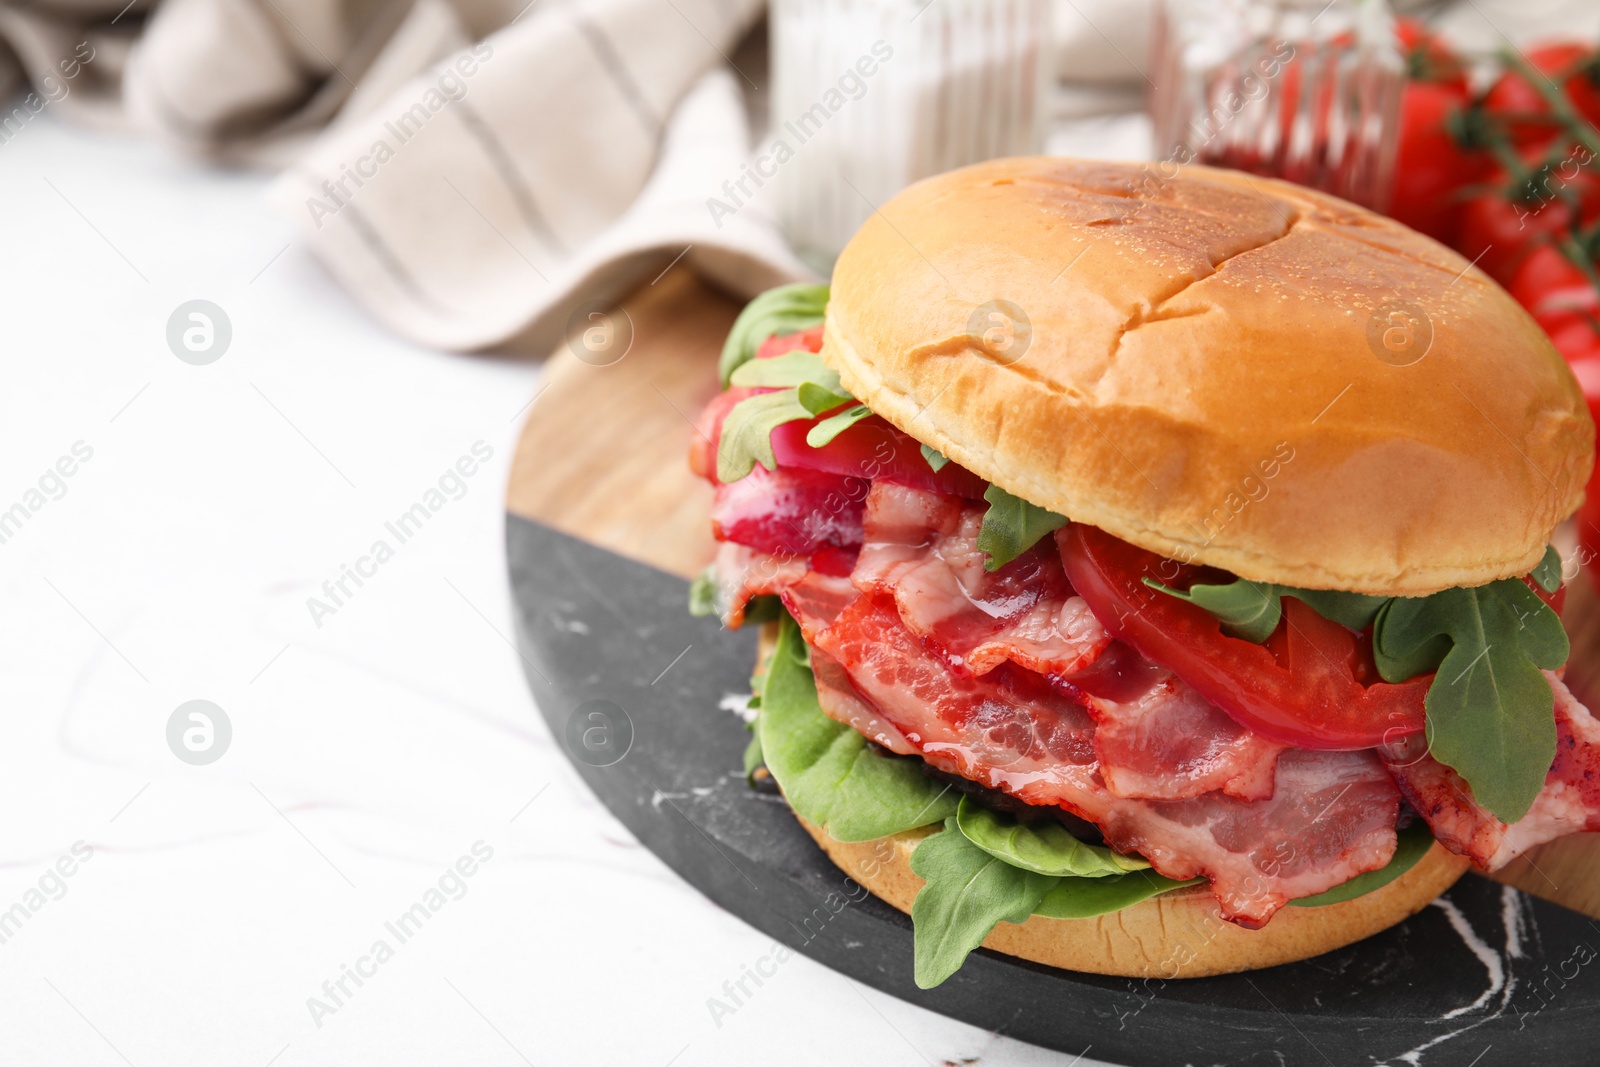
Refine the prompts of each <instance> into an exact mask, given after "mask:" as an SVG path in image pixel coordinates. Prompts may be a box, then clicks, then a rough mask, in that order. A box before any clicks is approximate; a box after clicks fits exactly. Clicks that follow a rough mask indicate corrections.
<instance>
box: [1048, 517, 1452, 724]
mask: <svg viewBox="0 0 1600 1067" xmlns="http://www.w3.org/2000/svg"><path fill="white" fill-rule="evenodd" d="M1062 558H1063V560H1064V562H1065V563H1066V568H1067V577H1068V578H1070V579H1071V580H1072V587H1073V589H1074V590H1076V591H1077V593H1078V595H1079V596H1081V597H1083V599H1084V600H1086V601H1088V603H1089V607H1090V608H1091V609H1093V611H1094V613H1095V615H1096V616H1097V617H1098V618H1099V619H1100V621H1101V622H1102V623H1104V624H1105V626H1106V628H1107V629H1108V630H1110V631H1111V632H1112V633H1113V634H1114V635H1115V636H1116V637H1118V638H1120V639H1121V640H1123V641H1125V642H1127V643H1128V644H1130V645H1132V646H1133V647H1134V649H1135V650H1137V651H1138V652H1139V653H1140V654H1142V655H1144V656H1145V657H1147V658H1149V659H1151V660H1154V661H1155V662H1157V663H1159V664H1161V665H1162V666H1164V667H1167V668H1169V669H1171V670H1172V671H1173V672H1174V673H1176V674H1177V675H1178V677H1180V678H1182V679H1183V680H1184V681H1185V682H1187V683H1189V685H1191V686H1193V687H1194V689H1195V690H1196V691H1197V692H1199V693H1200V695H1202V696H1204V697H1205V698H1206V699H1207V700H1209V701H1211V702H1212V703H1213V704H1215V705H1217V706H1218V707H1219V708H1221V709H1222V710H1224V711H1226V712H1227V713H1228V714H1229V715H1231V716H1233V718H1234V719H1236V720H1237V721H1238V722H1240V723H1241V724H1243V725H1245V726H1247V727H1249V728H1250V729H1252V730H1254V731H1256V732H1257V733H1259V734H1262V735H1264V736H1266V737H1270V738H1272V739H1274V740H1277V741H1281V742H1283V743H1285V744H1289V745H1296V746H1298V747H1300V748H1318V749H1362V748H1376V747H1378V746H1380V745H1391V746H1392V745H1395V744H1397V743H1399V742H1400V741H1402V740H1404V739H1405V738H1407V737H1411V736H1413V735H1416V734H1419V733H1421V732H1422V729H1423V722H1424V716H1425V711H1424V708H1423V697H1424V696H1425V695H1426V694H1427V692H1428V686H1429V685H1430V684H1431V683H1432V681H1433V675H1432V674H1428V675H1423V676H1420V677H1417V678H1413V679H1411V680H1410V681H1407V682H1403V683H1401V684H1399V685H1392V684H1390V683H1387V682H1384V681H1381V680H1379V678H1378V675H1377V671H1376V668H1374V667H1373V665H1372V653H1371V644H1370V638H1369V637H1367V636H1365V635H1361V634H1356V633H1353V632H1352V631H1350V630H1347V629H1345V628H1344V627H1343V626H1340V625H1339V624H1337V623H1333V622H1329V621H1328V620H1326V619H1324V618H1323V617H1322V616H1320V615H1318V614H1317V613H1316V612H1314V611H1312V610H1311V609H1310V608H1308V607H1306V606H1305V605H1304V604H1302V603H1301V602H1300V601H1298V600H1295V599H1294V598H1292V597H1286V598H1285V599H1284V602H1283V607H1284V620H1285V621H1284V622H1282V623H1279V625H1278V629H1277V632H1275V633H1274V634H1273V635H1272V637H1271V638H1270V639H1269V640H1268V641H1267V643H1266V644H1265V645H1258V644H1254V643H1253V642H1250V641H1244V640H1241V639H1239V638H1236V637H1229V636H1228V635H1227V634H1225V633H1223V632H1222V625H1221V623H1219V622H1218V621H1217V619H1216V617H1215V616H1213V615H1212V614H1211V613H1209V612H1207V611H1205V610H1204V609H1202V608H1198V607H1196V606H1194V605H1193V604H1189V603H1186V602H1184V601H1182V600H1179V599H1178V598H1176V597H1172V596H1168V595H1167V594H1165V593H1162V592H1159V591H1157V590H1155V589H1151V588H1150V587H1149V586H1147V585H1145V584H1144V582H1143V580H1142V579H1143V578H1145V577H1146V576H1148V577H1150V578H1153V579H1155V580H1156V581H1159V582H1162V583H1163V584H1166V585H1172V586H1174V587H1181V586H1186V585H1188V584H1189V583H1190V581H1191V580H1192V579H1193V578H1194V577H1195V576H1196V575H1197V574H1200V573H1202V572H1201V569H1200V568H1196V567H1183V566H1180V565H1179V564H1177V563H1174V562H1172V561H1171V560H1164V559H1162V558H1161V557H1160V556H1158V555H1156V554H1155V553H1154V552H1146V551H1145V550H1144V549H1142V548H1138V547H1136V546H1134V545H1130V544H1128V543H1127V542H1126V541H1120V540H1118V539H1117V538H1115V537H1112V536H1111V535H1110V534H1108V533H1106V532H1105V531H1103V530H1099V529H1096V528H1095V527H1093V526H1084V525H1082V524H1080V523H1073V524H1072V525H1071V526H1070V527H1068V530H1067V534H1066V537H1065V540H1064V549H1063V552H1062Z"/></svg>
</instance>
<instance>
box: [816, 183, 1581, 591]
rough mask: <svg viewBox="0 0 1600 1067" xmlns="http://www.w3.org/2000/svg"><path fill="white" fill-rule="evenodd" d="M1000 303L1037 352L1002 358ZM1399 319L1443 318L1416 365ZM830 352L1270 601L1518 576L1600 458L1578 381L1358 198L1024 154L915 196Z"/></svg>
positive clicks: (833, 306) (1543, 344) (884, 216)
mask: <svg viewBox="0 0 1600 1067" xmlns="http://www.w3.org/2000/svg"><path fill="white" fill-rule="evenodd" d="M991 301H1009V302H1011V303H1012V304H1014V305H1016V306H1017V307H1020V308H1021V309H1022V312H1023V313H1024V314H1025V315H1026V316H1027V319H1028V320H1029V322H1030V323H1031V339H1026V338H1023V335H1022V333H1016V334H1014V335H1013V339H1012V341H1011V342H1010V344H1009V345H1008V344H1007V340H1006V335H1005V333H1004V331H1002V332H999V333H991V334H990V338H991V339H990V341H989V342H987V344H986V342H985V341H984V340H983V335H984V333H985V331H986V330H987V329H988V328H989V326H991V325H996V324H998V325H1001V326H1004V320H1003V319H997V318H993V317H986V315H985V310H986V309H984V305H985V304H986V303H988V302H991ZM1397 301H1398V302H1402V303H1404V304H1406V305H1409V306H1410V307H1411V308H1413V309H1415V310H1416V311H1420V312H1421V314H1422V316H1423V317H1424V318H1425V321H1426V323H1428V324H1431V330H1432V341H1431V345H1430V346H1428V347H1427V348H1426V351H1425V354H1424V353H1423V348H1422V340H1423V337H1422V333H1421V332H1420V331H1418V332H1416V333H1414V334H1413V341H1412V343H1411V344H1410V346H1407V345H1406V344H1405V338H1404V336H1403V335H1402V334H1401V333H1399V332H1392V333H1390V334H1389V335H1388V336H1389V338H1390V345H1389V346H1388V347H1386V346H1385V345H1384V344H1383V343H1382V342H1383V335H1384V331H1383V329H1382V325H1383V323H1385V322H1387V321H1389V320H1388V315H1389V313H1390V311H1392V310H1394V309H1393V308H1392V307H1391V306H1390V305H1392V304H1393V303H1394V302H1397ZM1374 312H1380V314H1379V316H1378V318H1377V320H1376V323H1375V324H1374V328H1373V335H1374V337H1375V338H1376V340H1374V342H1373V343H1371V344H1369V341H1368V336H1369V320H1372V319H1373V318H1374ZM1018 338H1023V339H1024V340H1025V343H1026V347H1025V350H1024V348H1023V346H1022V345H1020V344H1018V343H1017V341H1016V339H1018ZM1019 351H1020V352H1021V355H1020V358H1019V357H1018V355H1017V354H1018V352H1019ZM1380 353H1381V354H1383V356H1384V358H1380V356H1379V354H1380ZM822 355H823V358H824V359H825V360H826V361H827V362H828V363H829V364H830V365H831V366H833V367H834V368H835V369H836V370H838V371H839V373H840V375H841V377H842V378H843V380H844V384H845V386H846V387H847V388H848V389H849V390H850V391H851V392H852V393H853V394H854V395H856V396H857V397H859V398H860V399H861V400H862V401H863V402H864V403H866V404H867V405H869V406H870V407H871V408H872V409H873V410H874V411H876V412H877V413H879V414H880V415H882V416H884V417H885V418H887V419H888V420H889V421H890V422H892V423H894V424H895V425H897V426H899V427H900V428H901V429H902V430H905V431H906V432H907V433H910V434H911V435H912V436H914V437H916V438H917V439H919V440H921V441H923V442H926V443H927V444H929V445H932V446H933V447H934V448H936V449H938V450H939V451H940V452H942V453H944V454H945V455H946V456H948V457H950V458H951V459H952V460H955V461H956V462H958V463H960V464H962V465H963V466H965V467H968V468H970V469H971V470H973V471H975V472H976V473H978V474H979V475H981V476H982V477H984V478H986V479H989V480H990V481H992V482H994V483H996V484H998V485H1000V486H1001V487H1003V488H1005V489H1007V490H1008V491H1010V492H1012V493H1014V494H1016V495H1018V496H1021V497H1023V498H1024V499H1027V500H1029V501H1032V502H1033V503H1035V504H1038V505H1040V506H1042V507H1046V508H1049V509H1051V510H1052V511H1056V512H1060V513H1061V514H1064V515H1067V516H1070V517H1071V518H1073V519H1075V520H1077V521H1080V522H1085V523H1089V524H1091V525H1094V526H1098V527H1100V528H1101V529H1104V530H1106V531H1108V532H1110V533H1112V534H1114V535H1116V536H1117V537H1120V538H1123V539H1125V540H1128V541H1131V542H1133V543H1134V544H1137V545H1140V546H1142V547H1144V548H1147V549H1151V550H1153V551H1156V552H1161V553H1163V554H1166V555H1171V556H1174V557H1175V558H1179V559H1184V560H1194V561H1198V562H1202V563H1208V564H1211V565H1214V566H1217V567H1221V568H1224V569H1226V570H1230V571H1233V572H1234V573H1236V574H1239V575H1241V576H1243V577H1247V578H1251V579H1255V580H1258V581H1270V582H1281V583H1285V584H1289V585H1297V586H1304V587H1310V588H1331V589H1348V590H1354V591H1358V592H1364V593H1378V594H1389V595H1395V594H1410V595H1421V594H1426V593H1431V592H1436V591H1438V590H1440V589H1443V588H1447V587H1449V586H1454V585H1478V584H1482V583H1484V582H1488V581H1491V580H1493V579H1496V578H1504V577H1509V576H1512V575H1521V574H1526V573H1527V572H1528V571H1529V570H1530V569H1532V567H1533V566H1534V565H1535V564H1536V563H1537V562H1538V561H1539V558H1540V554H1541V553H1542V552H1543V550H1544V546H1545V543H1546V542H1547V541H1548V539H1549V537H1550V533H1551V531H1552V530H1553V529H1554V528H1555V526H1556V524H1557V523H1558V522H1560V521H1561V520H1562V519H1564V518H1565V517H1566V516H1567V515H1569V514H1571V513H1572V511H1573V510H1574V509H1575V508H1576V507H1577V506H1578V503H1579V502H1580V500H1581V499H1582V494H1583V486H1584V482H1585V481H1586V479H1587V478H1588V474H1589V468H1590V466H1591V464H1592V462H1593V455H1592V454H1593V449H1594V426H1593V424H1592V422H1591V421H1590V419H1589V415H1588V411H1587V409H1586V407H1585V404H1584V401H1583V397H1582V395H1581V393H1580V392H1579V389H1578V385H1577V382H1576V381H1575V380H1574V379H1573V376H1572V373H1571V372H1570V371H1569V370H1568V369H1567V366H1566V364H1565V362H1564V361H1563V360H1562V358H1561V356H1560V355H1559V354H1558V353H1557V352H1556V350H1555V349H1554V348H1553V347H1552V346H1551V344H1550V342H1549V341H1548V339H1546V337H1545V336H1544V334H1543V333H1542V332H1541V330H1540V329H1539V327H1538V326H1537V325H1536V324H1535V323H1534V321H1533V320H1532V319H1531V318H1530V317H1529V316H1528V314H1527V313H1526V312H1524V311H1523V310H1522V309H1521V308H1519V307H1518V306H1517V305H1516V303H1515V302H1514V301H1513V300H1512V299H1511V298H1510V297H1509V296H1508V295H1507V294H1506V293H1505V292H1504V291H1503V290H1501V289H1500V288H1499V287H1498V286H1496V285H1495V284H1494V282H1492V281H1490V280H1489V278H1488V277H1487V276H1486V275H1485V274H1483V273H1482V272H1481V271H1479V270H1477V269H1476V268H1473V267H1471V266H1470V265H1469V264H1468V262H1467V261H1466V260H1465V259H1463V258H1462V257H1461V256H1459V255H1457V254H1456V253H1454V252H1452V251H1450V250H1449V249H1447V248H1445V247H1443V246H1442V245H1440V244H1437V243H1436V242H1434V241H1433V240H1431V239H1429V238H1427V237H1423V236H1421V235H1420V234H1417V233H1414V232H1413V231H1411V230H1409V229H1407V228H1406V227H1404V226H1402V225H1400V224H1399V223H1396V222H1393V221H1391V220H1389V219H1385V218H1382V217H1380V216H1378V215H1375V214H1373V213H1371V212H1369V211H1366V210H1365V209H1362V208H1359V207H1356V206H1355V205H1353V204H1349V203H1346V202H1344V201H1342V200H1338V199H1336V198H1334V197H1331V196H1326V195H1324V194H1321V193H1317V192H1313V191H1310V190H1307V189H1303V188H1300V187H1298V186H1294V185H1289V184H1287V183H1284V182H1277V181H1272V180H1270V179H1266V178H1255V177H1250V176H1247V175H1244V174H1240V173H1237V172H1233V171H1222V170H1213V169H1210V168H1206V167H1198V166H1191V167H1187V168H1184V169H1183V170H1182V171H1181V173H1179V174H1177V175H1176V176H1174V177H1170V178H1168V177H1164V176H1163V172H1162V170H1161V167H1160V165H1156V164H1152V165H1150V166H1148V167H1147V166H1144V165H1139V164H1115V163H1089V162H1081V161H1075V160H1069V159H1059V158H1055V159H1052V158H1028V159H1008V160H998V161H995V162H991V163H984V164H980V165H978V166H974V167H968V168H965V169H963V170H957V171H953V172H951V173H948V174H943V175H940V176H938V177H935V178H930V179H928V180H927V181H924V182H920V183H918V184H917V185H914V186H912V187H911V188H909V189H907V190H905V191H904V192H902V193H900V194H899V195H898V196H896V197H894V198H893V199H892V200H890V201H889V202H888V203H886V204H884V205H883V208H882V210H881V211H880V212H878V213H877V214H875V215H873V217H872V218H871V219H870V220H868V222H867V223H866V224H865V225H864V226H862V228H861V230H860V231H859V232H858V233H857V234H856V235H855V237H854V238H853V239H852V240H851V241H850V243H849V245H848V246H847V247H846V248H845V250H844V252H843V254H842V255H840V257H839V261H838V264H837V266H836V267H835V268H834V273H833V290H832V296H831V299H830V301H829V304H828V311H827V324H826V340H825V342H824V346H823V350H822ZM1419 355H1420V358H1417V357H1418V356H1419ZM1413 359H1415V362H1409V361H1411V360H1413ZM1402 363H1408V365H1399V364H1402ZM1286 457H1291V458H1287V459H1286Z"/></svg>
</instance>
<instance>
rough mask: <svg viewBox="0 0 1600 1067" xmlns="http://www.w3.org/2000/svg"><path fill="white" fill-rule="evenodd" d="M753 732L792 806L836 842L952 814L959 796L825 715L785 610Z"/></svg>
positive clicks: (800, 641)
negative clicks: (873, 747)
mask: <svg viewBox="0 0 1600 1067" xmlns="http://www.w3.org/2000/svg"><path fill="white" fill-rule="evenodd" d="M756 731H757V735H758V736H759V737H760V739H761V753H762V758H763V759H764V760H765V761H766V764H767V770H769V771H770V772H772V776H773V777H774V778H776V779H777V780H778V786H779V788H781V789H782V790H783V795H784V797H785V798H786V799H787V800H788V801H789V806H790V807H792V808H793V809H794V810H795V811H796V812H797V813H799V814H800V816H801V817H803V818H804V819H805V820H806V821H807V822H810V823H812V824H814V825H816V826H821V827H825V828H826V829H827V831H828V833H830V834H832V835H833V836H834V837H836V838H838V839H839V840H840V841H872V840H875V839H877V838H880V837H888V836H889V835H890V834H897V833H899V832H900V831H902V830H912V829H915V828H917V827H919V826H927V825H929V824H931V823H938V822H943V821H944V820H945V819H947V818H949V817H951V816H953V815H954V814H955V811H956V801H957V797H956V795H955V794H954V793H952V792H951V791H950V788H949V787H948V786H943V785H940V784H939V783H937V782H935V781H934V780H933V779H932V778H929V777H928V776H927V775H925V774H923V773H922V768H921V766H920V765H919V763H918V761H916V760H912V759H906V758H903V757H898V756H887V755H884V754H882V753H880V752H875V751H873V750H872V748H871V747H869V746H868V744H867V739H866V738H865V737H863V736H861V735H860V734H859V733H857V732H856V731H855V730H853V729H851V728H850V727H848V726H846V725H845V724H844V723H841V722H836V721H834V720H833V719H830V718H828V717H827V715H825V714H823V712H822V708H821V707H820V706H819V705H818V704H817V686H816V679H815V678H814V677H812V674H811V667H810V665H809V664H808V662H807V653H806V646H805V641H804V640H803V639H802V638H801V636H800V627H799V626H797V625H795V622H794V620H793V619H790V618H789V617H788V616H784V617H783V618H782V619H781V620H780V621H779V630H778V645H777V648H776V650H775V651H774V652H773V654H772V659H771V661H770V662H769V663H768V665H767V677H766V682H765V684H764V685H763V686H762V690H761V715H760V718H758V719H757V720H756Z"/></svg>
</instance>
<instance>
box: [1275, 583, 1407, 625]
mask: <svg viewBox="0 0 1600 1067" xmlns="http://www.w3.org/2000/svg"><path fill="white" fill-rule="evenodd" d="M1278 588H1279V589H1280V591H1282V593H1283V595H1284V596H1292V597H1294V598H1295V599H1296V600H1298V601H1300V602H1301V603H1302V604H1304V605H1305V606H1306V607H1308V608H1310V609H1311V610H1312V611H1314V612H1316V613H1317V614H1318V615H1321V616H1322V617H1323V618H1324V619H1327V620H1328V621H1329V622H1336V623H1338V624H1339V625H1340V626H1348V627H1349V628H1350V629H1352V630H1365V629H1366V628H1367V627H1369V626H1371V625H1372V623H1373V620H1374V619H1376V618H1377V617H1378V612H1379V611H1381V610H1382V609H1383V606H1384V605H1385V604H1387V603H1388V602H1389V598H1388V597H1386V596H1369V595H1368V594H1365V593H1344V592H1340V591H1339V590H1337V589H1295V588H1293V587H1291V586H1279V587H1278Z"/></svg>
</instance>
